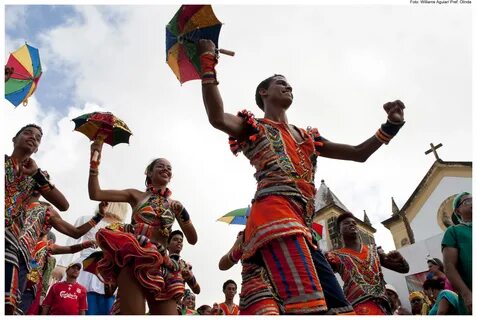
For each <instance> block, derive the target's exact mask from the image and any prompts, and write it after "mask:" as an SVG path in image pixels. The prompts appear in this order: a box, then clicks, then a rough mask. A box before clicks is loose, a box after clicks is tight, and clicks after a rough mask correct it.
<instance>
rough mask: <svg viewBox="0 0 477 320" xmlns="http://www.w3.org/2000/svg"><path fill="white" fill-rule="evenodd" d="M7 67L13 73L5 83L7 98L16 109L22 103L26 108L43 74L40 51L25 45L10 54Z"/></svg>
mask: <svg viewBox="0 0 477 320" xmlns="http://www.w3.org/2000/svg"><path fill="white" fill-rule="evenodd" d="M6 66H7V67H10V68H12V69H13V73H12V75H11V77H10V79H8V81H7V82H5V98H6V99H7V100H8V101H10V102H11V103H12V104H13V105H14V106H15V107H17V106H18V105H19V104H20V103H23V105H24V106H26V105H27V104H28V97H30V96H31V95H32V94H33V92H35V90H36V87H37V86H38V81H39V80H40V77H41V74H42V71H41V63H40V54H39V53H38V49H36V48H33V47H32V46H30V45H28V44H26V43H25V44H24V45H23V46H22V47H20V49H18V50H17V51H15V52H13V53H11V54H10V57H9V58H8V61H7V65H6Z"/></svg>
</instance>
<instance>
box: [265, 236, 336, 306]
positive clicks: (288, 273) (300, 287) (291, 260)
mask: <svg viewBox="0 0 477 320" xmlns="http://www.w3.org/2000/svg"><path fill="white" fill-rule="evenodd" d="M261 254H262V257H263V261H264V263H265V265H266V268H267V270H268V271H269V277H270V280H271V282H272V285H273V287H274V288H275V290H276V291H277V294H278V297H279V299H280V300H281V301H283V304H284V310H285V313H286V314H309V313H319V312H324V311H327V310H328V308H327V306H326V301H325V297H324V294H323V290H322V288H321V284H320V281H319V280H318V275H317V273H316V270H315V266H314V264H313V261H312V259H311V253H310V251H309V248H308V245H307V243H306V241H305V239H304V237H302V236H291V237H286V238H281V239H276V240H274V241H273V242H270V243H269V244H268V245H267V246H266V247H265V248H263V249H262V250H261Z"/></svg>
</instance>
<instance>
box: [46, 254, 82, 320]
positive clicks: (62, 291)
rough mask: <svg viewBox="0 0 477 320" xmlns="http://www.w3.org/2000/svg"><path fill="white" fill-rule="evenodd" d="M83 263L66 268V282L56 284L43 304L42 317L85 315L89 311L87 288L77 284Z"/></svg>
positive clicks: (72, 264)
mask: <svg viewBox="0 0 477 320" xmlns="http://www.w3.org/2000/svg"><path fill="white" fill-rule="evenodd" d="M80 270H81V263H78V262H77V263H71V264H70V265H69V266H68V268H66V281H61V282H57V283H55V284H54V285H53V286H52V287H51V288H50V291H49V292H48V295H47V296H46V298H45V301H43V304H42V307H43V309H42V311H41V314H42V315H48V314H51V315H84V314H85V313H86V310H88V302H87V300H86V288H85V287H83V286H82V285H80V284H79V283H77V282H76V279H77V278H78V276H79V273H80Z"/></svg>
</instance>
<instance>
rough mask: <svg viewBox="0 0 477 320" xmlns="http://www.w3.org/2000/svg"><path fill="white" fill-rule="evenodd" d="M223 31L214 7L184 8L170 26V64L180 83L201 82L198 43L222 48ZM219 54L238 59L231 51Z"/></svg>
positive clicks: (193, 6) (168, 33) (168, 40)
mask: <svg viewBox="0 0 477 320" xmlns="http://www.w3.org/2000/svg"><path fill="white" fill-rule="evenodd" d="M221 27H222V22H220V21H219V20H218V19H217V17H216V16H215V14H214V11H213V10H212V6H210V5H182V6H181V7H180V9H179V11H177V12H176V14H175V15H174V17H173V18H172V20H171V21H170V22H169V23H168V24H167V26H166V55H167V64H168V65H169V66H170V67H171V69H172V71H173V72H174V74H175V75H176V77H177V79H178V80H179V82H180V83H181V84H182V83H184V82H186V81H189V80H194V79H200V62H199V55H198V53H197V42H198V41H199V40H200V39H209V40H211V41H213V42H214V43H215V46H216V47H217V48H218V47H219V44H218V42H219V33H220V28H221ZM219 52H221V53H224V54H228V55H232V56H233V55H234V54H235V53H234V52H232V51H228V50H223V49H220V50H219Z"/></svg>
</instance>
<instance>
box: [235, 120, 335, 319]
mask: <svg viewBox="0 0 477 320" xmlns="http://www.w3.org/2000/svg"><path fill="white" fill-rule="evenodd" d="M238 116H240V117H242V118H243V119H244V121H245V123H246V125H247V126H248V130H249V133H248V137H247V139H245V140H243V141H238V140H237V139H235V138H232V137H231V138H229V144H230V147H231V150H232V152H233V153H234V154H237V153H238V152H240V151H242V152H243V153H244V155H245V156H246V157H247V158H248V159H249V160H250V163H251V164H252V165H253V166H254V167H255V169H256V173H255V178H256V179H257V185H258V186H257V192H256V193H255V199H254V202H253V204H252V208H251V211H250V216H249V217H248V220H247V226H246V229H245V237H244V244H243V256H242V263H243V266H244V269H243V272H242V292H241V294H240V311H241V314H252V312H251V310H257V309H258V308H257V304H260V303H261V301H266V302H267V304H269V302H270V299H273V301H275V304H276V306H278V307H279V309H280V311H281V313H285V314H304V313H321V312H324V311H326V310H327V305H326V302H325V298H324V295H323V290H322V288H321V285H320V282H319V280H318V276H317V273H316V270H315V267H314V265H313V261H312V258H311V253H310V249H309V248H310V247H312V248H313V249H316V248H315V246H314V245H313V243H312V235H311V231H310V225H311V222H312V220H313V215H314V197H315V193H316V189H315V185H314V175H315V166H316V159H317V156H318V155H319V152H318V148H319V147H321V146H322V145H323V142H322V139H321V137H320V134H319V133H318V130H316V129H311V128H309V129H307V130H303V129H299V128H296V127H293V126H289V125H288V124H287V123H280V122H275V121H272V120H269V119H259V120H256V119H254V117H253V115H252V114H251V113H250V112H248V111H245V110H244V111H242V112H239V114H238ZM292 130H293V131H295V132H296V133H297V134H299V135H300V137H301V141H296V140H295V138H294V136H293V134H292ZM257 279H260V280H261V281H260V283H261V284H268V286H267V287H266V288H265V287H263V286H262V287H263V288H262V289H263V290H256V287H255V286H253V285H250V282H253V281H257ZM267 307H272V306H267Z"/></svg>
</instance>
